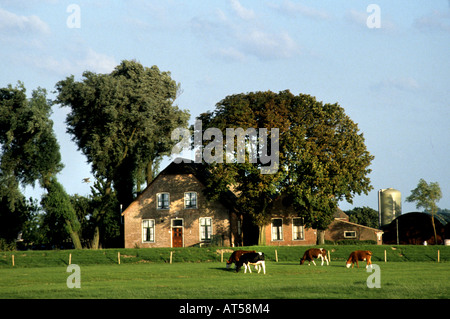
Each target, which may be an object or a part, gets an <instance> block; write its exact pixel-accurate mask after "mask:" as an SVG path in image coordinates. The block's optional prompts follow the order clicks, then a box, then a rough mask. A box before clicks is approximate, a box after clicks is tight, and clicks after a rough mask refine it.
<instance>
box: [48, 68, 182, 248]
mask: <svg viewBox="0 0 450 319" xmlns="http://www.w3.org/2000/svg"><path fill="white" fill-rule="evenodd" d="M56 90H57V93H58V95H57V98H56V100H55V102H56V103H59V104H60V105H61V106H67V107H69V108H70V112H69V114H68V115H67V119H66V123H67V127H68V128H67V131H68V133H70V134H71V135H72V138H73V140H74V141H75V142H76V143H77V145H78V148H79V149H80V150H81V151H82V152H83V154H84V155H86V157H87V160H88V162H89V163H90V164H91V165H92V172H93V174H94V175H95V176H96V178H97V179H98V180H101V181H102V183H104V185H105V187H104V198H105V201H107V200H108V198H109V195H110V193H111V191H112V189H114V190H115V191H116V193H117V198H118V200H119V202H120V203H121V204H123V205H124V206H125V207H126V206H127V205H128V204H129V203H130V202H131V201H132V200H133V199H134V192H135V190H137V191H139V190H140V185H141V183H142V182H143V181H144V180H145V181H146V182H147V184H148V183H150V182H151V180H152V178H153V175H154V171H153V169H154V167H155V165H157V163H158V161H159V160H160V158H161V157H162V156H164V155H169V154H170V150H171V148H172V146H173V143H174V142H173V141H172V140H171V139H170V136H171V131H172V130H173V129H175V128H176V127H185V126H187V121H188V119H189V113H188V112H187V111H183V110H180V109H179V108H178V106H176V105H174V101H175V99H176V98H177V93H178V92H179V84H177V83H176V82H175V81H174V80H173V79H172V78H171V76H170V73H169V72H161V71H160V70H159V69H158V68H157V67H156V66H152V67H151V68H148V67H144V66H142V65H141V64H140V63H138V62H136V61H126V60H124V61H122V62H121V63H120V64H119V65H118V66H117V67H116V68H115V69H114V70H113V71H112V72H111V73H109V74H96V73H93V72H90V71H86V72H84V73H83V78H82V79H81V81H75V79H74V77H73V76H70V77H67V78H66V79H65V80H62V81H59V82H58V83H57V84H56ZM104 204H105V207H106V206H108V203H107V202H105V203H104ZM96 216H97V217H96V220H97V222H100V219H102V218H103V217H104V216H105V214H104V210H102V209H100V210H99V211H98V212H97V214H96ZM98 233H99V227H97V228H96V236H95V238H96V239H95V240H94V242H93V244H92V247H94V248H95V247H98V241H99V234H98Z"/></svg>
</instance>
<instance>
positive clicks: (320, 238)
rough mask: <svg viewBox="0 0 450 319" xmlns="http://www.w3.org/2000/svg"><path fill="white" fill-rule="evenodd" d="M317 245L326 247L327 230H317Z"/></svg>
mask: <svg viewBox="0 0 450 319" xmlns="http://www.w3.org/2000/svg"><path fill="white" fill-rule="evenodd" d="M317 245H325V230H320V229H318V230H317Z"/></svg>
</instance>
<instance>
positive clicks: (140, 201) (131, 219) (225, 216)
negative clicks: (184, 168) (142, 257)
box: [124, 174, 231, 248]
mask: <svg viewBox="0 0 450 319" xmlns="http://www.w3.org/2000/svg"><path fill="white" fill-rule="evenodd" d="M203 188H204V186H203V184H202V183H201V182H200V181H199V180H198V179H197V178H196V177H195V176H194V175H192V174H184V175H160V176H158V177H157V179H156V180H155V181H153V182H152V184H150V185H149V187H147V189H145V190H144V192H143V193H142V194H141V195H140V196H139V197H138V198H137V199H136V200H135V201H134V202H133V203H132V204H131V205H130V206H129V207H128V208H127V209H126V210H125V211H124V220H125V227H124V229H125V248H133V247H143V248H144V247H172V226H171V225H172V224H171V222H172V219H174V218H181V219H183V224H184V226H183V234H184V244H183V246H184V247H188V246H193V245H197V244H199V243H200V229H199V218H200V217H211V218H212V221H213V229H212V232H213V235H217V236H220V237H221V238H223V239H224V245H226V246H230V245H231V241H230V236H231V229H230V214H229V212H228V209H227V208H225V207H224V206H223V205H222V204H221V203H220V202H218V201H215V202H208V201H207V200H206V198H205V196H204V195H203V193H202V190H203ZM161 192H168V193H169V194H170V208H169V209H157V197H156V196H157V193H161ZM185 192H197V208H196V209H194V208H184V193H185ZM143 219H154V220H155V242H154V243H147V242H143V240H142V220H143Z"/></svg>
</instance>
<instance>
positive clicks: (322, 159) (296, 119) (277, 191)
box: [198, 91, 373, 244]
mask: <svg viewBox="0 0 450 319" xmlns="http://www.w3.org/2000/svg"><path fill="white" fill-rule="evenodd" d="M198 120H200V121H201V123H202V127H201V130H202V132H203V134H204V133H205V132H206V131H207V129H208V128H218V129H220V130H221V131H222V132H223V134H224V135H226V132H227V128H242V129H243V130H244V131H245V132H252V131H251V130H250V131H249V129H251V128H255V129H257V130H256V135H254V136H251V135H250V134H248V135H247V136H246V140H247V142H248V143H250V142H251V141H263V140H264V139H262V140H261V139H260V137H261V136H260V135H259V132H261V130H260V129H264V128H265V129H267V130H268V131H273V130H274V129H278V130H279V140H278V145H277V148H273V147H272V145H273V144H272V140H271V137H269V135H268V134H267V135H265V137H266V138H267V140H266V142H265V143H264V142H263V145H262V146H263V147H261V144H259V145H258V148H257V152H256V161H255V160H254V161H251V160H250V159H251V156H250V153H251V152H250V149H249V148H248V147H247V149H246V151H247V153H246V154H247V155H246V160H245V161H244V162H238V161H237V160H234V161H231V162H230V161H229V160H228V159H225V157H226V156H227V155H226V154H227V152H228V154H237V153H239V152H240V151H242V150H238V149H237V148H236V145H238V144H237V143H235V144H234V145H235V148H234V149H230V147H229V146H227V145H226V144H225V143H224V144H223V147H224V152H223V154H224V160H222V161H221V163H218V162H216V163H213V164H211V163H208V164H210V165H211V166H210V171H211V172H212V174H211V177H210V179H209V182H208V189H207V195H208V197H210V198H214V197H217V196H220V194H221V193H223V192H226V191H227V190H228V189H229V188H230V187H231V188H232V189H233V190H235V191H236V193H237V194H238V195H239V197H238V200H237V205H238V206H239V207H240V208H241V210H242V211H244V212H247V213H249V214H250V215H251V216H252V218H253V221H254V223H255V224H256V225H257V226H258V227H259V230H260V236H259V243H260V244H261V243H262V242H263V241H264V238H263V234H262V233H263V228H264V226H265V225H266V224H267V223H268V221H269V220H270V218H271V216H272V204H273V202H274V200H275V199H276V198H277V197H278V196H280V195H283V196H284V197H285V202H286V203H289V204H291V205H293V206H294V208H295V210H296V211H297V213H298V216H300V217H304V220H305V225H306V226H308V227H313V228H316V229H318V230H325V229H326V228H327V226H328V225H329V223H330V222H331V221H332V220H333V213H334V210H335V209H336V207H337V203H338V202H339V201H340V200H343V199H344V200H347V201H349V202H351V201H352V198H353V197H354V195H355V194H362V193H365V194H367V193H368V191H370V190H371V189H372V187H371V185H370V179H369V178H368V176H367V175H368V174H369V173H370V169H369V168H368V167H369V165H370V163H371V161H372V159H373V156H372V155H370V154H369V152H368V151H367V149H366V146H365V144H364V137H363V135H362V134H361V133H359V129H358V127H357V124H356V123H354V122H353V121H352V120H351V119H350V118H349V117H348V116H347V115H346V114H345V112H344V109H343V108H342V107H340V106H339V105H338V104H324V103H322V102H319V101H316V99H315V98H314V97H312V96H309V95H305V94H299V95H297V96H295V95H293V94H292V93H291V92H289V91H282V92H279V93H274V92H271V91H268V92H252V93H247V94H236V95H231V96H227V97H226V98H225V99H223V100H222V101H220V102H219V103H218V104H217V105H216V110H215V111H214V112H207V113H203V114H201V115H200V116H199V117H198ZM270 136H271V135H270ZM203 139H204V144H205V145H204V148H205V147H208V145H207V144H208V143H209V142H208V140H205V138H203ZM250 144H251V143H250ZM264 145H265V148H266V149H265V150H264ZM266 151H268V152H269V153H270V154H271V155H272V156H275V157H276V158H277V161H278V167H277V169H275V170H273V171H272V172H271V173H270V174H262V169H263V167H264V161H262V160H261V159H262V158H261V157H262V156H264V155H266V154H265V153H266ZM235 159H237V156H236V157H235ZM322 233H323V232H322Z"/></svg>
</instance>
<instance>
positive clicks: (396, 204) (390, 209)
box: [378, 188, 402, 227]
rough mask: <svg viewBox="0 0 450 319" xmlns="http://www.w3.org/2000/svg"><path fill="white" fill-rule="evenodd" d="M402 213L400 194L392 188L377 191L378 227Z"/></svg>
mask: <svg viewBox="0 0 450 319" xmlns="http://www.w3.org/2000/svg"><path fill="white" fill-rule="evenodd" d="M401 214H402V195H401V193H400V191H398V190H396V189H393V188H386V189H380V190H379V191H378V221H379V224H380V227H382V226H384V225H387V224H390V223H391V222H392V221H393V220H394V219H395V218H397V217H399V216H400V215H401Z"/></svg>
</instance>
